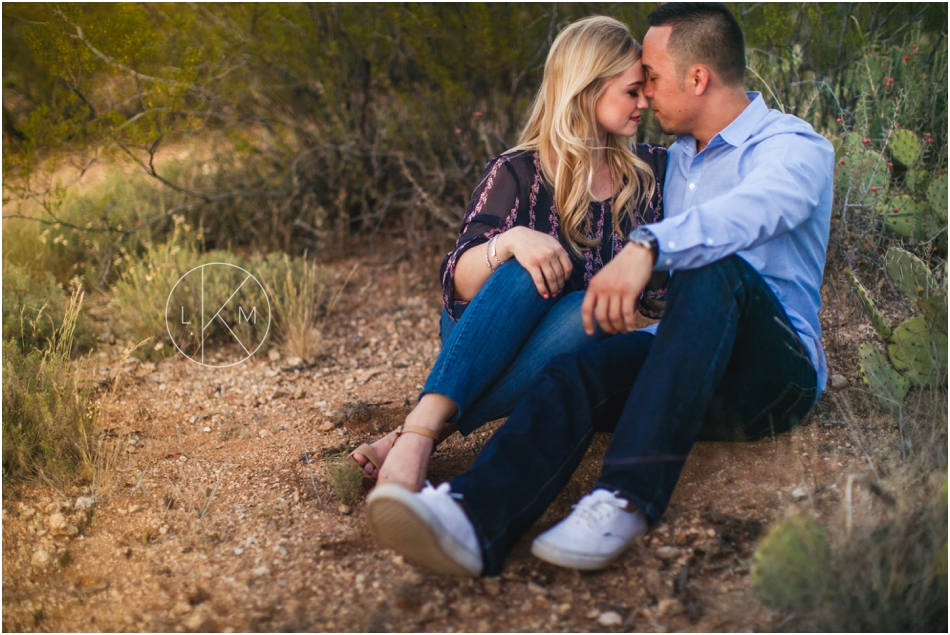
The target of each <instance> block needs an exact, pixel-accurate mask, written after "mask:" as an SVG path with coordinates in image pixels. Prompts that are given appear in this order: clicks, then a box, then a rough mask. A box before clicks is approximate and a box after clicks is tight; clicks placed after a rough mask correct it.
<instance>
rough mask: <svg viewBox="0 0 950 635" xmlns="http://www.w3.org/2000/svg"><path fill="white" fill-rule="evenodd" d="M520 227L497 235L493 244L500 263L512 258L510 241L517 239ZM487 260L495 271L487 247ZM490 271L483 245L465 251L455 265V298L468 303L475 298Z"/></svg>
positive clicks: (495, 262) (495, 265)
mask: <svg viewBox="0 0 950 635" xmlns="http://www.w3.org/2000/svg"><path fill="white" fill-rule="evenodd" d="M523 229H524V228H522V227H512V228H511V229H509V230H508V231H506V232H502V233H501V234H498V238H497V240H496V242H495V256H497V258H498V260H499V261H501V262H505V261H506V260H509V259H510V258H511V257H512V251H511V240H512V239H513V238H516V237H517V234H518V232H519V231H521V230H523ZM488 258H489V260H491V265H492V267H494V268H495V269H497V268H498V262H497V261H496V260H495V258H493V257H492V255H491V248H490V247H489V254H488ZM491 274H492V270H491V269H489V268H488V265H487V264H485V245H478V246H476V247H473V248H471V249H469V250H468V251H466V252H465V253H464V254H462V255H461V257H459V259H458V262H457V263H456V265H455V297H456V298H457V299H459V300H462V301H465V302H469V301H471V300H472V298H474V297H475V294H476V293H478V291H479V289H481V288H482V285H483V284H485V282H486V281H488V278H489V277H490V276H491Z"/></svg>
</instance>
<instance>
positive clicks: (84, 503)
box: [74, 496, 96, 512]
mask: <svg viewBox="0 0 950 635" xmlns="http://www.w3.org/2000/svg"><path fill="white" fill-rule="evenodd" d="M95 506H96V498H95V497H94V496H80V497H79V498H77V499H76V504H75V505H74V507H75V509H76V511H79V512H81V511H85V510H87V509H90V508H92V507H95Z"/></svg>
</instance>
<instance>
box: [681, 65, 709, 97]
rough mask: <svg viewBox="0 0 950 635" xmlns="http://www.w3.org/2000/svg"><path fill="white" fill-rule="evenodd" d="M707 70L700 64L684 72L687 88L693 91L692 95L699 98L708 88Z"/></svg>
mask: <svg viewBox="0 0 950 635" xmlns="http://www.w3.org/2000/svg"><path fill="white" fill-rule="evenodd" d="M711 79H712V78H711V76H710V72H709V69H708V68H706V67H705V66H703V65H701V64H697V65H696V66H693V67H692V68H690V69H689V70H688V71H687V72H686V84H687V87H688V88H689V89H690V90H692V91H693V94H694V95H696V96H697V97H699V96H700V95H703V94H704V93H705V92H706V89H708V88H709V83H710V80H711Z"/></svg>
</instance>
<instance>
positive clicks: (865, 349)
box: [858, 342, 910, 408]
mask: <svg viewBox="0 0 950 635" xmlns="http://www.w3.org/2000/svg"><path fill="white" fill-rule="evenodd" d="M858 357H859V359H860V363H859V365H858V368H859V369H860V371H861V380H862V381H863V382H864V384H865V385H866V386H867V387H868V388H870V390H871V394H873V395H874V398H875V399H876V400H877V402H878V403H879V404H881V405H882V406H884V407H885V408H893V407H895V406H898V405H900V403H901V402H902V401H903V400H904V397H905V396H906V395H907V391H908V390H910V381H908V380H907V379H906V378H905V377H904V376H902V375H901V374H900V373H899V372H897V371H896V370H894V367H893V366H891V364H890V362H888V361H887V358H886V357H884V354H883V353H881V352H880V351H879V350H877V348H875V347H874V344H871V343H870V342H864V343H863V344H861V347H860V349H859V352H858Z"/></svg>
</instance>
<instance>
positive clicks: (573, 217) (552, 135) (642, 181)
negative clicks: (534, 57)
mask: <svg viewBox="0 0 950 635" xmlns="http://www.w3.org/2000/svg"><path fill="white" fill-rule="evenodd" d="M641 51H642V49H641V47H640V45H639V44H638V43H637V41H636V40H634V39H633V37H632V36H631V35H630V30H629V29H628V28H627V27H626V25H624V24H623V23H622V22H619V21H617V20H615V19H613V18H608V17H606V16H591V17H588V18H584V19H582V20H578V21H577V22H574V23H573V24H571V25H569V26H568V27H567V28H565V29H564V30H563V31H561V33H560V34H559V35H558V36H557V38H555V40H554V44H553V45H552V46H551V51H550V52H549V53H548V58H547V61H546V62H545V63H544V79H543V80H542V81H541V88H540V90H539V91H538V95H537V97H535V100H534V103H533V104H532V106H531V110H530V112H529V114H528V120H527V123H525V126H524V128H523V129H522V131H521V137H520V139H519V140H518V145H517V146H515V148H513V150H529V151H535V150H536V151H537V152H538V154H539V155H540V159H541V171H542V173H543V174H544V178H545V179H546V180H547V181H548V182H549V183H553V184H554V202H555V205H556V206H557V211H558V216H559V220H560V226H561V230H562V231H563V233H564V237H565V239H566V240H567V243H568V244H569V245H570V246H571V248H572V249H573V251H574V252H575V253H576V254H577V255H580V254H581V252H582V251H583V250H584V249H589V248H592V247H594V246H596V245H597V244H598V243H599V242H600V240H601V238H602V237H595V238H593V239H591V238H588V237H587V236H588V234H589V233H590V226H589V221H588V213H587V211H588V207H589V205H590V201H591V200H592V199H593V194H592V192H591V189H592V187H593V182H594V167H595V166H594V158H593V155H594V151H595V150H597V149H601V148H598V147H597V143H598V141H597V120H596V117H595V107H596V104H597V100H598V99H599V98H600V96H601V95H603V94H604V91H605V90H606V88H607V85H608V84H609V83H610V82H611V80H613V79H614V78H616V77H617V76H618V75H620V74H621V73H622V72H624V71H625V70H627V69H628V68H629V67H630V66H631V65H633V64H634V63H635V62H636V61H637V60H639V59H640V53H641ZM602 149H603V150H605V153H606V160H607V163H608V164H609V166H610V176H611V178H612V179H613V182H615V183H620V184H621V189H620V193H619V194H618V196H617V200H616V203H615V205H614V214H613V220H614V227H615V229H616V230H617V231H618V232H619V231H620V220H621V218H622V217H624V216H627V217H630V219H631V221H632V220H633V212H632V208H633V207H634V206H635V205H636V204H638V203H639V202H641V201H642V200H645V199H649V197H651V196H653V192H654V190H655V188H656V180H655V178H654V177H653V171H652V170H651V169H650V167H649V166H648V165H647V164H646V162H644V161H643V160H642V159H640V158H639V157H637V155H636V154H634V152H633V149H632V144H631V141H630V139H629V138H628V137H619V136H617V135H614V134H611V133H608V134H607V139H606V144H605V147H604V148H602ZM555 166H556V167H555Z"/></svg>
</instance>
